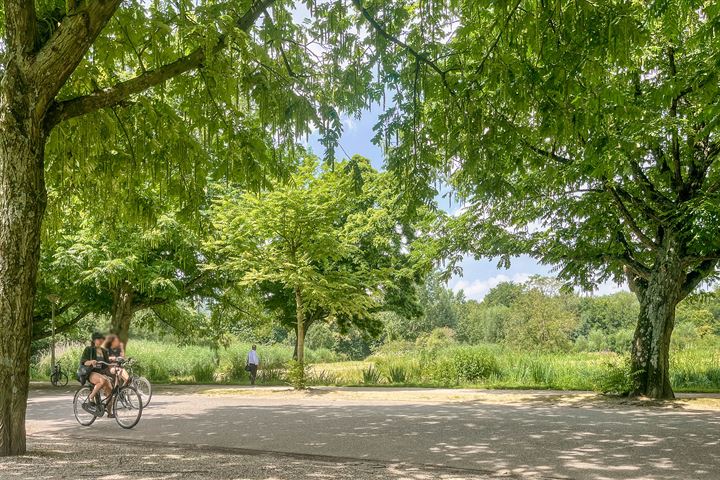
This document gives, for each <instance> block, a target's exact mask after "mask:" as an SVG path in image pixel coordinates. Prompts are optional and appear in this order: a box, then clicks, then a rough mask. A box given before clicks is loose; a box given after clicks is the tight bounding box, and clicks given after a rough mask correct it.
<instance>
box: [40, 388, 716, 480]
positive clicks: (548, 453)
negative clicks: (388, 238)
mask: <svg viewBox="0 0 720 480" xmlns="http://www.w3.org/2000/svg"><path fill="white" fill-rule="evenodd" d="M195 390H197V389H195ZM346 392H347V390H346ZM385 392H387V393H386V394H384V396H385V397H386V399H378V398H377V396H375V397H373V398H371V399H368V398H363V393H362V392H361V393H357V394H353V395H338V394H336V393H334V392H333V391H329V390H328V391H320V392H315V393H313V394H310V395H298V394H294V393H290V392H277V391H261V390H256V391H253V392H249V393H248V392H238V394H220V395H217V394H204V393H187V392H186V391H185V390H184V389H171V390H168V391H167V392H165V393H160V394H158V395H157V396H156V397H154V398H153V402H152V403H151V405H150V407H148V409H147V410H146V411H145V412H144V413H143V418H142V420H141V423H140V424H139V425H138V426H137V427H136V428H135V429H134V430H130V431H125V430H122V429H120V428H119V427H118V426H117V425H116V424H115V423H114V422H113V421H110V420H107V419H100V420H99V421H98V422H96V423H95V425H93V426H91V427H89V428H83V427H80V426H78V425H77V424H76V423H75V420H74V418H73V417H72V409H71V394H70V393H69V391H68V393H58V392H57V391H51V390H41V391H38V390H35V391H33V394H32V396H31V401H30V406H29V411H28V419H29V421H28V429H29V431H30V432H31V433H36V434H37V433H44V434H46V433H52V434H56V435H62V436H69V437H73V438H74V437H77V438H93V439H94V438H103V439H113V438H114V439H118V440H119V441H123V442H128V444H136V445H139V443H137V442H149V443H143V444H144V445H148V446H154V447H157V446H159V445H167V444H173V445H175V446H181V447H182V446H189V445H202V446H205V447H204V448H205V449H206V450H213V449H215V450H216V451H219V452H236V453H257V452H264V453H268V452H279V453H282V454H283V456H284V457H290V458H298V459H303V458H305V459H314V460H318V461H328V460H331V461H336V462H339V463H343V462H354V461H361V462H368V463H380V464H408V465H415V466H418V465H433V466H440V467H452V468H453V469H456V471H466V472H468V476H470V474H471V473H475V474H479V475H480V474H488V475H490V474H492V475H509V476H515V475H516V476H531V477H535V478H570V479H577V480H582V479H588V480H614V479H638V480H639V479H653V480H665V479H698V480H703V479H708V480H709V479H718V478H720V440H719V438H720V412H717V411H696V410H684V409H681V408H676V409H664V408H647V407H637V406H618V405H603V404H599V405H586V406H566V405H558V404H554V403H551V402H548V401H546V400H545V399H544V398H543V396H544V395H546V394H538V395H537V398H530V399H525V400H524V401H523V402H522V403H518V404H501V403H497V404H494V403H485V402H478V401H472V400H465V401H464V400H463V397H462V396H461V395H460V396H458V395H457V394H456V393H455V392H454V391H451V392H449V393H448V394H447V398H448V400H446V401H442V400H441V398H442V395H439V396H437V397H425V398H423V395H420V394H418V395H417V397H418V398H423V399H422V400H411V399H410V398H411V397H412V396H413V395H412V393H410V394H408V393H407V392H406V393H405V394H403V395H400V394H399V393H398V394H397V395H395V394H394V392H393V391H392V390H385ZM394 396H396V398H395V399H394V398H393V397H394ZM408 478H409V477H408Z"/></svg>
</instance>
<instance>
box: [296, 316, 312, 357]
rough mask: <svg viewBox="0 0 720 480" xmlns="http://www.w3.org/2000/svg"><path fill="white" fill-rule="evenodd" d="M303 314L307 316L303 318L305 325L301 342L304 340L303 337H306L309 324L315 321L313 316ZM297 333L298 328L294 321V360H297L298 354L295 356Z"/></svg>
mask: <svg viewBox="0 0 720 480" xmlns="http://www.w3.org/2000/svg"><path fill="white" fill-rule="evenodd" d="M304 316H305V317H307V318H306V319H305V322H304V325H305V327H304V328H303V343H304V342H305V339H306V338H307V334H308V331H309V330H310V326H311V325H312V324H313V323H314V322H315V317H314V316H309V317H308V316H307V315H304ZM297 333H298V329H297V322H296V323H295V348H294V350H293V359H294V360H297V358H298V356H297V355H298V335H297Z"/></svg>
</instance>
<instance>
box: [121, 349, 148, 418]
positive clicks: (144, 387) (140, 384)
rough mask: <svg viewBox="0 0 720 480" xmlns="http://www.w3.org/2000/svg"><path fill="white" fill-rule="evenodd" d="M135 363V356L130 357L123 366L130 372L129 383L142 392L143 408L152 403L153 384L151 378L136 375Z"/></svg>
mask: <svg viewBox="0 0 720 480" xmlns="http://www.w3.org/2000/svg"><path fill="white" fill-rule="evenodd" d="M134 364H135V360H134V359H133V358H128V359H127V360H126V361H125V363H124V365H123V368H124V369H125V371H126V372H128V376H129V378H130V381H129V385H132V386H133V387H135V390H137V392H138V393H139V394H140V398H142V402H143V408H145V407H147V406H148V404H149V403H150V399H151V398H152V385H151V384H150V380H148V379H147V378H145V377H143V376H136V375H135V373H134V372H133V365H134Z"/></svg>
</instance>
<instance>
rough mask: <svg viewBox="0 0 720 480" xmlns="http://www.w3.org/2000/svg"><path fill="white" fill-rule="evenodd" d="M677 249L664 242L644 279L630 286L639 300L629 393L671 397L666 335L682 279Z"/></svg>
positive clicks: (682, 273)
mask: <svg viewBox="0 0 720 480" xmlns="http://www.w3.org/2000/svg"><path fill="white" fill-rule="evenodd" d="M677 250H678V248H677V245H675V244H673V243H672V242H670V241H667V242H665V243H664V244H663V246H662V250H661V251H660V253H659V254H658V258H657V261H656V264H655V268H653V270H652V272H651V273H650V276H649V278H648V279H647V281H646V282H644V283H643V284H642V285H640V286H638V285H636V286H634V288H633V290H634V291H635V294H636V295H637V297H638V300H639V301H640V315H639V317H638V322H637V327H636V329H635V336H634V339H633V345H632V356H631V368H632V372H633V374H634V384H635V388H634V391H633V392H632V394H633V395H644V396H647V397H650V398H657V399H672V398H674V397H675V396H674V394H673V390H672V386H671V385H670V337H671V335H672V332H673V328H674V326H675V307H676V306H677V304H678V302H680V300H682V297H683V293H682V287H683V282H684V281H685V273H684V271H683V268H682V263H681V260H680V257H679V255H678V253H677Z"/></svg>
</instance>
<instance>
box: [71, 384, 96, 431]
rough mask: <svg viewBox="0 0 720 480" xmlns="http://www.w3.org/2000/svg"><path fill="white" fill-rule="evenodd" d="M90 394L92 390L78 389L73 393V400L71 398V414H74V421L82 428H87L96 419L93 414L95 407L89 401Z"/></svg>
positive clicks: (86, 388) (88, 388)
mask: <svg viewBox="0 0 720 480" xmlns="http://www.w3.org/2000/svg"><path fill="white" fill-rule="evenodd" d="M91 393H92V388H90V387H80V389H78V391H77V392H75V398H73V412H74V413H75V420H77V421H78V423H79V424H80V425H82V426H83V427H89V426H90V425H92V424H93V422H94V421H95V419H96V418H97V417H96V416H95V414H94V413H93V411H94V408H95V405H93V404H92V402H91V401H90V400H89V399H90V394H91Z"/></svg>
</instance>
